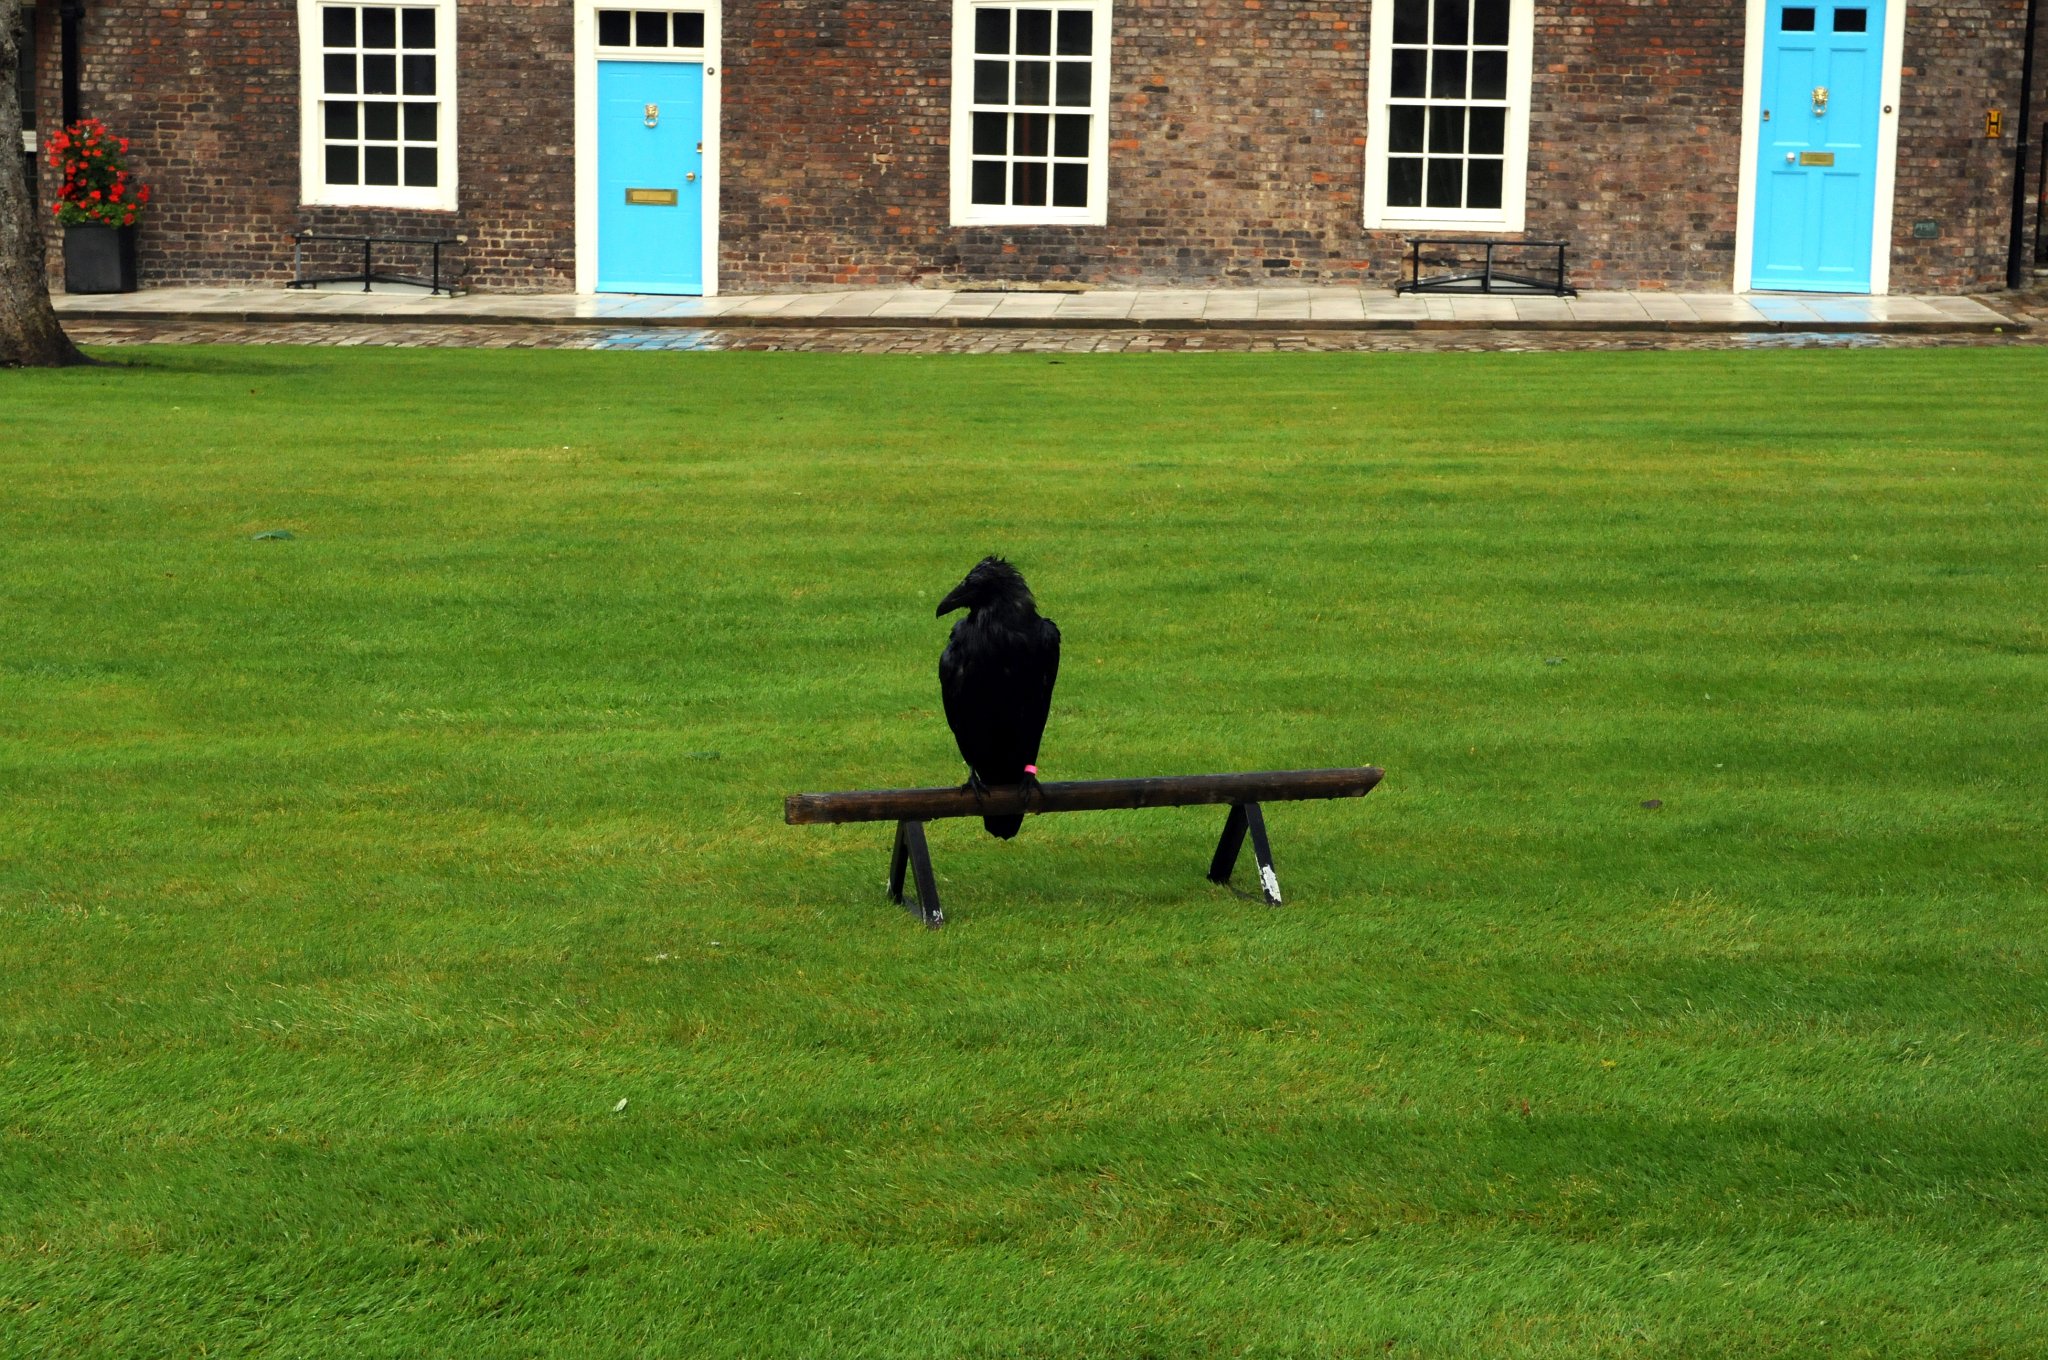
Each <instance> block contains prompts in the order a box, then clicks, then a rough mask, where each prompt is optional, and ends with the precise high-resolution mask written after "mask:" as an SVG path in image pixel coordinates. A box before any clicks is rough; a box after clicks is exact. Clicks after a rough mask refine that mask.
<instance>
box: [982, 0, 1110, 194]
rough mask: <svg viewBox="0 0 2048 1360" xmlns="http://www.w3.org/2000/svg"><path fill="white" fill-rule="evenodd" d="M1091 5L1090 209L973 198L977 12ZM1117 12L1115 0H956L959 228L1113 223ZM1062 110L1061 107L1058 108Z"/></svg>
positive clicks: (1074, 7) (1084, 7)
mask: <svg viewBox="0 0 2048 1360" xmlns="http://www.w3.org/2000/svg"><path fill="white" fill-rule="evenodd" d="M1027 3H1028V5H1029V7H1030V8H1033V9H1055V10H1058V9H1085V10H1091V11H1093V12H1094V14H1095V33H1096V40H1095V52H1094V54H1093V61H1092V66H1091V68H1090V70H1089V90H1088V113H1089V115H1090V118H1091V121H1090V123H1089V124H1088V206H1087V207H1086V208H1079V209H1076V208H1055V207H1052V206H1051V205H1050V204H1048V205H1047V206H1045V207H1043V208H1017V207H1009V206H1004V207H991V206H990V205H988V204H985V203H983V204H978V203H975V202H974V201H973V198H974V191H973V182H974V11H976V10H977V9H986V8H995V9H1016V8H1019V7H1021V6H1023V5H1025V4H1027ZM1115 21H1116V15H1115V12H1114V6H1113V4H1112V2H1111V0H953V35H952V37H953V92H952V103H953V109H952V115H953V118H952V130H951V155H950V157H949V159H950V161H951V178H952V204H951V208H952V217H951V221H952V225H954V226H956V227H1043V226H1080V227H1100V226H1106V225H1107V224H1108V222H1109V64H1110V61H1111V59H1112V57H1113V55H1114V51H1115V46H1116V44H1115V37H1116V30H1115V28H1114V24H1115ZM1054 111H1055V112H1057V110H1054Z"/></svg>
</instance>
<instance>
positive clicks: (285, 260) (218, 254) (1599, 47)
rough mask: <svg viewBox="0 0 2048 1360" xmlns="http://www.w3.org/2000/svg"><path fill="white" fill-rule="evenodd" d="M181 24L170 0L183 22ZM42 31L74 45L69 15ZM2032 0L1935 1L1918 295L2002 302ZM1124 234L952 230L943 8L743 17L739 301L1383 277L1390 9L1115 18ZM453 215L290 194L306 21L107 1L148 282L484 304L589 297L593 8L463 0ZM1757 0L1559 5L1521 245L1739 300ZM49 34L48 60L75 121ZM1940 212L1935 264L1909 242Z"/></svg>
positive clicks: (1922, 93)
mask: <svg viewBox="0 0 2048 1360" xmlns="http://www.w3.org/2000/svg"><path fill="white" fill-rule="evenodd" d="M159 2H160V0H159ZM43 9H44V12H45V16H46V17H45V19H44V33H45V34H46V35H54V34H55V32H56V28H57V20H56V13H55V6H54V3H53V0H44V5H43ZM2024 10H2025V0H1972V2H1971V3H1944V4H1925V5H1916V6H1915V7H1914V8H1913V9H1912V11H1911V13H1910V15H1909V21H1908V37H1907V50H1906V69H1905V74H1904V86H1903V90H1904V93H1903V99H1902V107H1901V110H1900V119H1901V122H1900V128H1901V138H1900V151H1899V164H1898V198H1897V200H1896V208H1895V224H1896V225H1895V231H1894V237H1895V250H1896V253H1895V256H1894V263H1893V273H1892V283H1893V287H1894V288H1895V289H1896V290H1898V291H1925V290H1934V289H1941V290H1952V289H1973V288H1988V287H1996V286H1998V285H1999V284H2000V283H2001V282H2002V280H2003V274H2004V258H2005V256H2004V250H2005V239H2006V238H2005V231H2006V222H2007V216H2006V214H2007V210H2008V204H2009V201H2010V199H2009V186H2010V182H2011V181H2010V173H2011V150H2012V147H2013V145H2014V142H2015V138H2013V137H2011V136H2009V137H2008V138H2007V139H2006V140H2005V141H2004V142H2002V143H2000V142H1990V141H1987V140H1986V139H1985V138H1984V137H1983V136H1982V130H1983V128H1982V124H1983V111H1984V109H1985V108H1987V107H1993V106H2003V107H2005V108H2006V109H2007V111H2008V117H2009V118H2011V117H2013V116H2015V115H2016V110H2017V99H2016V90H2015V86H2016V84H2017V80H2018V72H2019V51H2018V46H2019V37H2018V35H2019V32H2020V25H2021V24H2022V22H2023V19H2024ZM1115 16H1116V17H1115V37H1114V42H1113V46H1112V49H1111V57H1110V60H1111V120H1112V122H1111V129H1112V142H1111V169H1110V222H1109V225H1108V226H1106V227H1043V228H1025V229H1007V230H996V229H989V228H956V227H953V226H951V225H949V223H948V220H947V215H948V201H949V194H948V178H949V175H950V173H951V167H950V159H949V155H948V149H947V141H948V136H949V131H950V114H949V109H950V98H951V91H950V76H951V67H950V59H949V52H950V47H951V33H950V24H951V5H950V4H949V3H947V0H727V3H726V7H725V18H724V22H725V50H724V55H723V60H724V63H725V66H724V70H723V72H722V77H721V80H720V86H721V89H722V98H723V101H724V102H723V106H722V123H723V180H724V182H723V184H722V186H721V188H722V194H723V202H722V211H721V220H720V229H721V233H722V242H721V246H722V248H721V259H720V282H721V286H722V287H723V288H725V289H726V290H728V291H744V290H754V289H765V288H788V287H814V288H831V287H845V286H850V285H861V284H889V285H893V284H902V283H914V282H949V283H953V282H973V281H984V282H992V281H1059V280H1076V281H1083V282H1089V283H1097V284H1111V285H1131V284H1146V283H1158V284H1211V283H1220V284H1234V283H1244V284H1250V283H1263V282H1344V281H1366V282H1375V283H1385V282H1390V281H1391V280H1392V279H1393V278H1394V277H1395V276H1396V274H1397V272H1398V267H1399V265H1398V262H1399V257H1400V253H1401V246H1400V240H1399V236H1398V235H1397V234H1395V233H1371V232H1367V231H1365V230H1364V229H1363V228H1362V227H1361V226H1360V225H1359V223H1360V220H1361V216H1362V202H1361V195H1362V192H1363V168H1362V157H1363V147H1364V133H1365V87H1366V62H1367V47H1368V39H1367V32H1368V27H1367V18H1368V12H1367V7H1366V5H1365V4H1363V3H1354V4H1348V5H1334V4H1330V3H1328V0H1118V3H1117V5H1116V10H1115ZM458 23H459V27H460V32H461V35H462V45H461V49H460V56H459V72H458V82H459V91H460V93H459V107H460V134H459V135H460V144H459V155H460V169H459V175H460V185H461V194H460V199H461V207H460V208H459V210H458V211H456V212H454V213H452V214H451V213H418V212H391V211H379V210H369V209H353V208H351V209H332V208H319V209H315V208H306V207H302V206H300V204H299V203H298V182H299V166H298V137H297V129H298V107H299V105H298V99H299V92H298V33H297V11H296V7H295V5H293V4H292V3H291V0H209V3H207V4H205V5H191V4H187V5H181V6H177V7H174V8H168V9H166V8H152V7H149V6H146V5H145V4H143V3H141V0H98V2H97V3H93V4H92V5H91V6H90V8H89V9H88V17H87V21H86V33H85V43H84V48H85V52H86V63H85V73H84V77H85V78H84V88H85V97H84V103H85V107H86V112H88V113H91V114H96V115H98V116H101V117H103V118H105V119H106V120H107V121H109V122H110V123H111V124H113V125H114V126H115V127H116V129H117V130H118V131H121V132H123V133H124V134H127V135H130V136H131V137H132V138H133V139H134V143H135V151H134V161H135V165H136V168H137V170H138V172H139V173H141V174H142V175H143V176H144V178H146V179H148V180H150V181H151V182H153V183H154V184H155V185H156V186H157V193H158V201H157V204H156V205H155V210H154V211H153V213H152V216H151V219H150V223H149V226H148V229H147V230H146V231H145V232H144V233H143V235H142V242H143V261H142V265H143V270H144V273H145V277H146V278H148V279H149V280H150V281H152V282H157V283H169V282H243V281H250V280H267V281H276V280H280V279H282V278H284V277H286V276H287V275H288V273H289V269H290V248H289V241H288V237H289V234H290V232H291V231H292V230H293V229H295V228H312V229H315V230H335V231H374V232H379V233H397V234H423V235H454V234H466V235H467V236H468V237H469V244H468V246H467V247H466V248H465V249H463V250H459V251H457V252H456V254H455V256H454V259H455V263H456V264H457V267H459V268H464V269H466V270H467V274H468V278H469V281H470V282H471V283H472V284H474V285H477V286H480V287H485V288H493V289H501V290H533V289H541V290H560V289H566V288H568V287H570V286H572V284H573V253H574V221H573V197H572V195H573V168H572V162H573V157H572V147H573V136H574V124H573V116H572V97H571V84H572V73H571V65H570V53H571V31H570V9H569V6H568V5H567V4H565V3H562V0H464V3H462V4H461V7H460V11H459V18H458ZM1743 28H1744V21H1743V6H1742V4H1740V3H1739V2H1738V0H1728V2H1727V3H1721V4H1712V5H1706V4H1691V3H1685V4H1680V3H1656V4H1652V3H1645V0H1539V3H1538V5H1537V8H1536V35H1535V76H1534V85H1533V89H1532V92H1531V102H1532V109H1531V147H1530V157H1529V161H1530V172H1529V182H1528V229H1529V231H1530V233H1531V234H1535V235H1549V234H1557V235H1560V236H1566V237H1569V238H1570V239H1571V240H1572V241H1573V243H1574V252H1573V257H1574V277H1575V281H1577V282H1579V283H1580V284H1581V285H1582V286H1587V287H1608V288H1614V287H1636V288H1679V287H1683V288H1704V289H1720V288H1726V287H1728V286H1729V284H1730V282H1731V280H1732V271H1733V265H1734V248H1735V237H1736V233H1737V231H1738V223H1737V220H1736V218H1737V213H1736V184H1737V177H1738V169H1739V163H1740V140H1741V106H1742V78H1743V72H1742V50H1743ZM55 47H56V44H55V42H54V41H46V42H45V44H44V54H43V59H44V65H45V69H46V79H45V82H44V85H43V88H44V90H45V91H46V94H47V98H48V100H49V101H50V102H51V104H52V112H51V113H50V114H49V115H47V116H48V117H50V118H54V99H55V94H54V91H55V84H56V73H55V66H56V55H55ZM1920 220H1935V221H1938V222H1939V223H1940V224H1941V225H1940V230H1941V236H1940V237H1939V238H1938V239H1937V240H1933V241H1928V240H1919V239H1915V238H1914V237H1913V236H1912V224H1913V223H1914V222H1915V221H1920Z"/></svg>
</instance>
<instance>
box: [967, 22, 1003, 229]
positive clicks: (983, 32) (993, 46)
mask: <svg viewBox="0 0 2048 1360" xmlns="http://www.w3.org/2000/svg"><path fill="white" fill-rule="evenodd" d="M974 50H975V51H977V52H980V53H982V54H984V55H986V56H991V57H999V56H1003V55H1005V54H1006V53H1008V52H1009V50H1010V11H1008V10H1006V9H979V10H976V11H975V12H974ZM980 201H981V200H980V199H976V200H975V202H977V203H979V202H980Z"/></svg>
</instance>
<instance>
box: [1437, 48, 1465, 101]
mask: <svg viewBox="0 0 2048 1360" xmlns="http://www.w3.org/2000/svg"><path fill="white" fill-rule="evenodd" d="M1429 97H1430V98H1431V99H1463V98H1464V97H1465V54H1464V53H1463V52H1462V51H1460V52H1432V53H1431V54H1430V60H1429Z"/></svg>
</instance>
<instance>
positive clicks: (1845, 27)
mask: <svg viewBox="0 0 2048 1360" xmlns="http://www.w3.org/2000/svg"><path fill="white" fill-rule="evenodd" d="M1869 22H1870V11H1869V10H1862V9H1838V10H1836V11H1835V32H1837V33H1861V32H1864V31H1865V30H1864V25H1866V24H1868V23H1869Z"/></svg>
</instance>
